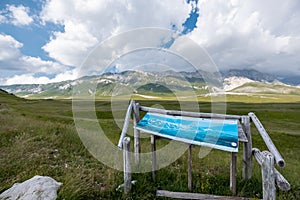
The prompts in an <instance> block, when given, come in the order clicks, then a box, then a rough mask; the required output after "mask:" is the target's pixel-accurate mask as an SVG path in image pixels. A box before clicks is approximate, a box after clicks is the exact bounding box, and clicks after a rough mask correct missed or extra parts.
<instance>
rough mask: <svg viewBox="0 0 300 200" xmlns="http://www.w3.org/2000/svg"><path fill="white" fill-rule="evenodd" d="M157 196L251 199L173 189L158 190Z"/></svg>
mask: <svg viewBox="0 0 300 200" xmlns="http://www.w3.org/2000/svg"><path fill="white" fill-rule="evenodd" d="M156 196H158V197H170V198H174V199H211V200H213V199H219V200H220V199H221V200H250V198H244V197H232V196H217V195H211V194H200V193H188V192H171V191H167V190H157V191H156Z"/></svg>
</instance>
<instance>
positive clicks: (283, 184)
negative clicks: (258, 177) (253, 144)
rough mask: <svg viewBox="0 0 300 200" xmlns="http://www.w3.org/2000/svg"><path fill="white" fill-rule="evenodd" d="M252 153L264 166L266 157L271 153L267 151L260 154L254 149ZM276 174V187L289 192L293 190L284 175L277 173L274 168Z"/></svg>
mask: <svg viewBox="0 0 300 200" xmlns="http://www.w3.org/2000/svg"><path fill="white" fill-rule="evenodd" d="M252 153H253V155H254V157H255V158H256V160H257V162H258V164H260V165H262V163H263V160H264V157H265V156H266V155H267V154H268V153H269V152H267V151H263V152H260V150H259V149H257V148H253V149H252ZM274 173H275V182H276V185H277V186H278V188H279V189H281V190H283V191H288V190H290V189H291V185H290V184H289V182H288V181H287V180H286V179H285V178H284V177H283V176H282V174H281V173H280V172H279V171H277V169H276V168H274Z"/></svg>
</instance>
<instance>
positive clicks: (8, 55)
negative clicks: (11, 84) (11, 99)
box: [0, 34, 69, 83]
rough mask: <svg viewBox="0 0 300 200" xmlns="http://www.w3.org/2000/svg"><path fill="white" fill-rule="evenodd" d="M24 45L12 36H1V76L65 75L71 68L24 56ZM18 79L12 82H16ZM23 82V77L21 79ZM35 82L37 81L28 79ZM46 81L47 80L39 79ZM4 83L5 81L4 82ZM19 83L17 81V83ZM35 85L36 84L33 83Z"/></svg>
mask: <svg viewBox="0 0 300 200" xmlns="http://www.w3.org/2000/svg"><path fill="white" fill-rule="evenodd" d="M22 46H23V44H22V43H20V42H18V41H17V40H16V39H15V38H13V37H12V36H10V35H5V34H0V69H1V76H3V74H13V73H15V74H22V73H24V74H27V73H29V74H35V73H39V74H45V75H57V74H59V73H65V72H66V71H67V70H68V69H69V68H68V67H66V66H64V65H61V64H59V63H57V62H53V61H45V60H42V59H41V58H39V57H32V56H27V55H23V54H22V53H21V52H20V48H21V47H22ZM17 77H20V76H15V77H14V79H11V81H15V80H16V78H17ZM20 78H21V80H20V81H22V79H23V78H22V77H20ZM24 80H25V79H24ZM29 80H35V79H27V80H26V81H29ZM37 80H46V79H37ZM2 82H3V80H2ZM17 82H18V81H16V83H17ZM33 83H34V82H33Z"/></svg>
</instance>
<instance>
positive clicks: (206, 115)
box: [140, 106, 241, 120]
mask: <svg viewBox="0 0 300 200" xmlns="http://www.w3.org/2000/svg"><path fill="white" fill-rule="evenodd" d="M140 110H142V111H145V112H152V113H160V114H166V115H181V116H187V117H202V118H217V119H237V120H239V119H241V116H239V115H225V114H217V113H202V112H187V111H179V110H164V109H159V108H151V107H146V106H140Z"/></svg>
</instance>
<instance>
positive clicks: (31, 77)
mask: <svg viewBox="0 0 300 200" xmlns="http://www.w3.org/2000/svg"><path fill="white" fill-rule="evenodd" d="M77 78H78V76H77V70H68V71H65V72H62V73H58V74H57V75H56V76H55V77H54V78H49V77H47V76H37V75H36V74H34V73H26V74H21V75H14V76H11V77H6V78H0V85H14V84H47V83H55V82H61V81H66V80H74V79H77Z"/></svg>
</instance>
